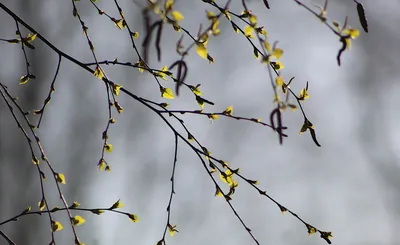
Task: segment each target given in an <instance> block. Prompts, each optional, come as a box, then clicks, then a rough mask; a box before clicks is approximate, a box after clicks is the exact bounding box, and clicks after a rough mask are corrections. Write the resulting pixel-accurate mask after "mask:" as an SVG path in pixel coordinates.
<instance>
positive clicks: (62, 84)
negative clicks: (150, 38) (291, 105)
mask: <svg viewBox="0 0 400 245" xmlns="http://www.w3.org/2000/svg"><path fill="white" fill-rule="evenodd" d="M1 2H2V3H3V4H4V5H5V6H7V7H8V8H10V9H11V10H12V11H14V12H15V13H16V14H17V15H19V16H20V17H21V18H22V19H23V20H25V21H26V22H27V23H29V24H30V25H31V26H32V27H33V28H35V29H36V30H37V31H38V32H39V33H40V34H41V35H43V36H44V37H46V38H47V39H48V40H49V41H50V42H52V43H53V44H54V45H55V46H56V47H58V48H59V49H60V50H62V51H63V52H65V53H68V54H69V55H71V56H73V57H75V58H76V59H78V60H80V61H82V62H93V57H92V54H91V52H90V50H89V48H88V45H87V41H86V39H85V37H84V35H83V33H82V29H81V27H80V24H79V21H78V20H77V19H76V18H74V17H73V16H72V3H71V2H69V1H54V0H41V1H15V0H2V1H1ZM217 2H218V3H219V4H221V5H223V4H224V3H225V1H217ZM269 2H270V5H271V10H267V9H266V8H265V7H264V5H263V3H262V1H260V0H251V1H247V5H248V7H249V8H250V9H252V10H253V12H254V13H255V14H256V15H257V17H258V22H259V23H260V25H264V27H265V29H266V30H267V32H268V36H269V40H270V42H271V43H272V42H273V41H276V40H277V41H279V44H278V46H279V47H280V48H282V49H283V50H284V55H283V58H282V62H283V63H284V65H285V69H284V70H283V72H282V75H283V77H284V78H285V79H286V80H288V79H289V78H290V77H292V76H295V77H296V78H295V80H294V82H293V83H292V85H291V87H292V88H293V90H294V91H300V89H301V88H302V87H303V86H304V84H305V82H306V81H308V82H309V94H310V99H308V100H307V101H306V102H305V103H304V108H305V111H306V114H307V116H308V118H309V119H310V120H311V121H312V123H313V124H314V125H315V129H316V132H317V137H318V139H319V142H320V143H321V145H322V147H321V148H318V147H316V146H315V144H314V143H313V142H312V140H311V137H310V136H309V134H308V133H306V134H304V135H299V134H298V132H299V130H300V128H301V126H302V123H303V118H302V116H301V113H300V111H296V112H291V111H287V112H285V113H284V123H285V124H286V125H287V126H288V127H289V129H288V131H287V133H288V134H289V137H288V138H287V139H285V140H284V144H283V145H282V146H281V145H279V142H278V137H277V135H276V133H274V132H273V131H272V130H270V129H269V128H266V127H262V126H260V125H257V124H254V123H250V122H244V121H236V120H229V119H227V118H223V117H220V118H219V119H218V120H216V121H214V122H213V123H211V122H210V121H209V119H208V118H207V117H205V116H199V115H184V116H182V119H184V120H185V125H186V126H187V127H188V128H189V130H191V131H192V133H193V135H194V136H195V137H196V138H197V139H198V140H199V141H200V142H201V143H202V144H203V145H205V146H206V147H207V148H208V149H209V150H210V151H211V152H212V154H213V156H215V157H217V158H220V159H223V160H225V161H228V162H229V164H230V165H231V166H232V167H233V168H238V167H240V169H241V173H242V174H243V175H244V176H246V177H248V178H250V179H257V180H259V182H260V184H259V187H260V188H262V189H265V190H267V192H268V194H269V195H271V196H272V197H273V198H275V199H276V200H277V201H279V202H280V203H281V204H282V205H284V206H286V207H288V208H289V209H291V210H292V211H294V212H295V213H297V214H298V215H299V216H300V217H301V218H303V219H304V220H305V221H306V222H308V223H310V224H312V225H314V226H315V227H317V228H318V229H321V230H326V231H332V232H333V236H334V237H333V239H332V242H333V244H342V245H361V244H362V245H373V244H380V245H395V244H400V243H399V241H398V239H397V237H396V235H397V232H398V229H399V228H400V221H399V218H400V205H399V203H400V178H399V176H400V162H399V157H400V153H399V152H400V131H399V129H398V127H397V125H399V121H400V120H399V119H400V113H399V109H398V97H397V95H398V94H399V93H400V86H399V83H398V78H399V75H400V74H399V73H400V69H399V65H398V64H399V62H400V47H399V43H400V31H399V29H398V26H397V24H398V23H400V15H399V14H398V13H399V10H400V2H399V1H395V0H387V1H362V3H363V4H364V7H365V10H366V13H367V18H368V20H369V27H370V28H369V30H370V31H369V33H368V34H366V33H364V32H363V31H362V29H361V26H360V24H359V21H358V16H357V11H356V4H355V3H354V2H353V1H351V0H335V1H330V2H329V6H328V17H329V18H330V19H332V20H336V21H338V22H340V23H343V22H344V19H345V17H346V16H348V17H349V20H348V23H349V24H350V25H351V26H352V27H354V28H357V29H359V30H360V33H361V34H360V37H359V38H358V39H357V40H355V41H353V45H352V48H351V50H350V51H346V52H344V54H343V55H342V66H341V67H338V66H337V63H336V54H337V51H338V50H339V48H340V46H341V44H340V42H339V40H338V38H337V37H336V36H335V35H334V34H333V33H332V32H331V31H330V30H329V29H328V28H327V27H326V26H324V25H323V24H322V23H321V22H320V21H319V20H318V19H317V18H315V17H314V16H313V15H312V14H311V13H309V12H307V11H306V10H305V9H303V8H301V7H300V6H298V5H297V4H296V3H295V2H294V1H290V0H287V1H275V0H269ZM303 2H304V3H305V4H306V5H307V6H310V7H313V5H314V4H317V5H323V4H324V2H323V1H319V0H318V1H311V0H305V1H303ZM145 3H146V1H142V0H136V1H132V0H123V1H122V0H121V1H119V4H120V5H121V7H122V8H123V10H124V13H125V16H126V18H127V20H128V22H129V23H128V24H129V25H130V27H131V28H132V29H133V30H134V31H138V32H139V33H140V37H139V40H137V41H136V43H137V44H138V46H139V47H141V42H142V41H143V38H144V36H145V33H144V29H143V21H142V16H141V9H142V7H143V6H145V5H146V4H145ZM76 4H77V6H78V11H79V13H80V14H81V17H82V18H83V21H84V22H85V24H86V25H87V26H88V27H89V30H88V33H89V37H90V38H91V40H92V42H93V43H94V46H95V52H96V54H97V57H98V59H99V61H102V60H106V59H107V60H113V59H115V58H118V60H119V61H129V62H132V63H135V62H136V61H137V60H138V57H137V56H136V54H135V52H134V50H133V49H132V44H131V42H130V40H129V38H128V34H127V32H126V31H121V30H119V29H118V28H116V27H115V25H114V24H113V23H112V22H111V21H110V20H109V19H108V18H106V17H105V16H100V15H98V13H97V10H96V9H95V8H94V7H93V6H92V4H91V3H90V1H79V2H76ZM97 4H98V6H99V7H100V8H101V9H103V10H105V11H106V12H107V13H108V14H110V15H112V16H114V17H118V16H119V15H118V11H117V8H116V7H115V5H114V3H113V2H112V1H101V0H100V1H99V2H98V3H97ZM175 8H176V9H177V10H179V11H180V12H181V13H183V15H184V16H185V19H184V20H183V21H182V22H181V24H182V26H184V27H185V28H186V29H188V30H190V31H191V33H193V34H194V35H196V33H197V31H198V27H199V23H203V24H206V23H207V22H206V18H205V10H213V11H214V12H216V10H215V9H213V8H212V7H211V6H209V5H208V4H205V3H203V2H202V1H182V0H181V1H178V0H177V1H176V5H175ZM231 9H232V11H234V12H237V13H240V12H241V11H242V8H241V1H232V6H231ZM0 21H1V25H0V37H1V38H4V39H11V38H15V30H16V28H15V21H14V20H13V19H12V18H11V17H10V16H9V15H8V14H7V13H6V12H4V11H3V10H1V11H0ZM235 22H237V23H239V22H240V21H239V20H235ZM220 25H221V34H220V36H218V37H216V38H215V37H212V38H211V39H210V42H209V44H208V49H209V52H210V54H211V55H212V56H213V57H214V59H215V63H214V64H213V65H209V64H208V61H207V60H202V59H201V58H200V57H199V56H198V55H197V54H196V53H195V52H194V51H192V53H190V56H189V57H188V58H187V62H188V64H189V75H188V78H187V83H189V84H192V85H196V84H198V83H200V84H202V85H201V88H202V92H203V94H204V97H205V98H206V99H209V100H211V101H213V102H215V106H208V105H206V107H205V110H206V111H207V112H221V111H223V110H224V109H225V108H226V107H227V106H230V105H232V106H233V108H234V114H235V115H238V116H244V117H250V118H261V119H263V120H265V121H268V120H269V118H268V117H269V113H270V111H271V110H272V109H273V107H274V104H273V93H272V89H271V85H270V80H269V76H268V72H267V70H266V69H265V66H264V65H261V64H260V63H259V61H258V60H256V59H254V56H253V49H252V47H251V45H250V44H249V43H248V41H247V40H246V39H245V38H244V37H243V36H242V35H239V34H236V33H235V32H234V31H233V30H232V28H231V25H230V23H229V22H227V21H226V20H222V21H221V23H220ZM203 26H205V25H203ZM21 30H22V33H23V34H24V35H27V34H28V31H27V30H25V29H23V28H21ZM180 35H181V34H180V33H176V32H174V31H173V29H172V28H171V27H169V26H168V27H166V28H165V30H164V33H163V38H162V50H163V52H162V61H161V62H160V63H158V62H157V59H156V55H155V54H156V53H155V50H154V46H152V47H151V51H150V60H149V64H150V66H151V67H153V68H158V69H161V68H162V67H163V66H164V65H170V64H171V63H172V62H173V61H175V60H176V59H178V55H177V54H176V53H175V44H176V41H177V40H178V39H179V37H180ZM184 40H186V41H188V40H189V39H188V38H187V37H185V38H184ZM34 45H35V47H36V49H35V50H34V51H31V50H29V51H28V58H29V61H30V63H31V71H32V73H33V74H35V75H36V79H35V80H30V81H29V82H28V83H27V84H26V85H24V86H20V85H19V84H18V81H19V78H20V77H21V76H22V75H24V74H25V61H24V57H23V53H22V51H21V46H20V45H11V44H8V43H6V42H1V43H0V54H1V55H0V64H1V65H0V81H1V82H2V83H3V84H6V85H7V86H8V89H9V91H10V92H11V93H12V94H13V95H14V96H18V97H19V103H20V104H21V106H22V107H23V108H24V109H25V110H30V111H33V110H34V109H39V108H41V106H42V104H43V101H44V99H45V98H46V97H47V93H48V91H49V89H50V84H51V81H52V78H53V76H54V73H55V70H56V67H57V60H58V56H57V54H56V53H55V52H53V51H52V50H51V49H49V48H48V47H47V46H45V45H44V44H43V43H41V41H40V40H39V39H36V40H35V41H34ZM103 69H104V70H105V72H106V74H107V76H108V77H109V78H110V79H111V80H113V81H114V82H116V83H118V84H121V85H122V86H123V87H124V88H126V89H128V90H130V91H132V92H133V93H134V94H136V95H138V96H141V97H145V98H148V99H152V100H154V101H158V102H163V101H165V100H164V99H162V98H160V94H159V88H158V85H157V83H156V82H155V80H154V78H153V77H152V76H151V75H149V74H148V73H146V72H145V73H140V72H139V71H138V70H137V69H133V68H127V67H118V66H103ZM163 83H164V85H165V87H171V88H173V87H174V85H173V82H172V81H170V80H169V81H167V82H164V81H163ZM182 91H183V92H182V93H181V95H180V96H179V97H178V98H176V99H175V100H173V101H168V102H169V103H171V107H170V108H171V109H187V110H195V109H199V107H198V105H197V103H196V101H195V100H194V97H193V95H192V94H191V93H190V92H189V91H188V90H185V89H184V90H182ZM105 96H106V93H105V89H104V84H103V83H102V82H100V81H99V80H98V79H97V78H95V77H94V76H93V75H91V74H89V73H88V72H86V71H84V70H83V69H81V68H80V67H78V66H76V65H75V64H73V63H71V62H69V61H67V60H66V59H63V60H62V63H61V68H60V73H59V76H58V79H57V81H56V92H55V93H53V96H52V100H51V102H50V104H49V106H48V107H47V109H46V112H45V114H44V119H43V121H42V124H41V127H40V129H38V130H37V133H38V135H39V137H40V138H41V143H42V145H43V147H44V150H45V152H46V154H47V156H48V158H49V160H50V162H51V163H52V164H53V166H54V168H55V170H56V171H58V172H61V173H64V174H65V176H66V181H67V185H63V186H62V191H63V193H64V195H65V198H66V200H67V201H68V202H69V203H72V201H78V202H79V203H81V205H82V207H84V208H100V207H109V206H111V205H112V204H113V203H114V202H115V201H116V200H118V199H121V202H122V203H124V204H125V206H124V207H123V208H122V209H121V210H123V211H126V212H130V213H136V214H137V215H138V217H139V219H140V222H139V223H132V222H130V221H129V219H128V218H127V217H126V216H123V215H118V214H114V213H107V212H106V213H104V214H102V215H100V216H97V215H93V214H91V213H77V212H73V215H78V214H79V215H81V216H83V217H84V218H85V219H86V223H85V224H84V225H82V226H78V227H77V232H78V235H79V238H80V239H81V241H82V242H85V243H86V244H87V245H89V244H94V245H108V244H155V243H156V242H157V241H159V240H160V239H161V237H162V233H163V231H164V227H165V223H166V219H167V212H166V207H167V204H168V198H169V194H170V188H171V185H170V181H169V179H170V175H171V171H172V163H173V153H174V135H173V133H172V132H171V130H170V129H169V128H168V127H167V126H166V125H165V123H164V122H163V121H162V120H160V118H159V117H158V116H157V115H156V114H155V113H154V112H152V111H150V110H148V109H147V108H145V107H144V106H143V105H141V104H139V103H137V102H136V101H134V100H132V99H131V98H129V97H127V96H125V95H124V94H122V93H121V94H120V95H119V97H118V100H119V102H120V104H121V105H122V106H123V108H124V112H123V113H122V114H121V115H115V118H116V121H117V122H116V124H115V125H112V127H111V129H110V131H109V141H110V143H112V144H113V146H114V151H113V153H111V154H107V155H106V160H107V161H108V162H109V163H110V165H111V168H112V171H111V172H99V170H98V168H97V166H96V164H97V162H98V160H99V159H100V156H101V150H102V144H103V143H102V139H101V134H102V132H103V131H104V129H105V127H106V124H107V120H108V114H107V113H108V111H107V100H106V97H105ZM31 119H32V121H33V122H37V119H38V117H37V116H36V117H35V116H32V117H31ZM180 132H184V131H182V130H181V129H180ZM184 135H185V134H184ZM39 156H40V155H39ZM0 165H1V167H0V222H1V221H3V220H6V219H8V218H10V217H12V216H14V215H16V214H18V213H20V212H21V211H22V210H24V209H25V208H26V207H27V206H32V207H33V210H37V203H38V202H39V201H40V199H41V192H40V184H39V178H38V173H37V170H36V167H35V166H34V165H33V164H32V162H31V155H30V150H29V147H28V144H27V142H26V139H25V138H24V136H23V134H22V133H21V131H20V130H19V129H18V127H17V126H16V123H15V121H14V119H13V118H12V115H11V113H10V111H9V110H8V107H7V105H6V104H5V102H4V100H1V102H0ZM42 167H43V169H44V170H46V171H47V172H46V173H47V174H48V175H49V173H50V172H49V171H48V169H47V168H46V167H45V165H44V164H43V165H42ZM49 176H50V175H49ZM236 179H237V178H236ZM45 190H46V195H47V198H48V200H49V202H50V204H51V207H54V206H56V205H59V206H61V205H62V204H61V202H60V200H59V197H58V194H57V191H56V189H55V185H54V182H53V180H52V179H51V178H48V181H46V182H45ZM214 194H215V187H214V184H213V183H212V181H211V180H210V178H209V177H208V175H207V173H206V172H205V171H204V168H203V167H202V165H201V162H200V161H199V159H198V158H197V156H196V155H195V154H194V152H193V151H192V150H191V149H190V148H189V147H188V146H187V145H185V144H184V143H183V142H180V144H179V152H178V162H177V169H176V195H175V196H174V199H173V203H172V209H171V224H177V229H178V230H179V233H177V234H176V235H175V236H174V237H172V238H171V237H167V240H166V241H167V243H168V244H175V245H180V244H188V243H190V244H220V245H222V244H238V245H239V244H240V245H242V244H253V241H252V239H251V237H250V236H249V235H248V233H247V232H246V231H245V230H244V229H243V227H242V226H241V224H240V222H239V221H238V220H237V218H236V217H235V216H234V214H233V212H232V211H231V210H230V208H229V206H228V205H227V204H226V202H225V201H224V200H223V199H222V198H219V197H214ZM232 204H233V205H234V207H235V208H236V210H237V211H238V212H239V214H240V215H241V217H242V218H243V220H244V221H245V223H246V224H247V225H248V226H249V227H250V228H251V229H252V231H253V234H254V235H255V237H256V238H257V239H258V240H259V242H260V244H299V245H301V244H308V245H310V244H312V245H314V244H325V241H324V240H322V239H320V238H319V236H318V235H314V236H311V237H308V234H307V229H306V228H305V226H304V225H303V224H302V223H301V222H299V221H298V220H297V219H295V218H294V217H293V216H291V215H289V214H285V215H284V216H282V214H281V212H280V210H279V209H278V208H277V206H276V205H275V204H273V203H272V202H271V201H269V200H268V199H266V198H263V197H262V196H260V195H259V194H258V192H257V191H255V190H254V189H253V188H250V187H249V186H248V185H246V183H244V182H243V181H240V180H239V187H238V188H237V190H236V193H235V195H234V196H233V201H232ZM54 217H55V218H56V219H58V220H59V221H61V223H63V224H64V230H62V231H61V232H56V233H55V236H56V240H57V241H58V244H73V242H74V240H73V239H74V238H73V235H72V231H71V228H70V227H69V226H68V225H67V224H68V218H67V216H66V214H64V213H62V212H60V213H57V214H55V215H54ZM0 229H1V230H2V231H3V232H5V233H6V234H8V235H9V236H10V237H11V238H12V239H13V240H14V241H15V242H16V243H17V244H48V243H49V242H50V239H51V236H50V233H51V232H50V227H49V220H48V217H47V216H25V217H22V218H20V219H19V220H18V221H17V222H11V223H8V224H5V225H2V226H0ZM0 244H7V242H6V241H5V240H4V239H3V238H2V237H1V239H0Z"/></svg>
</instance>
